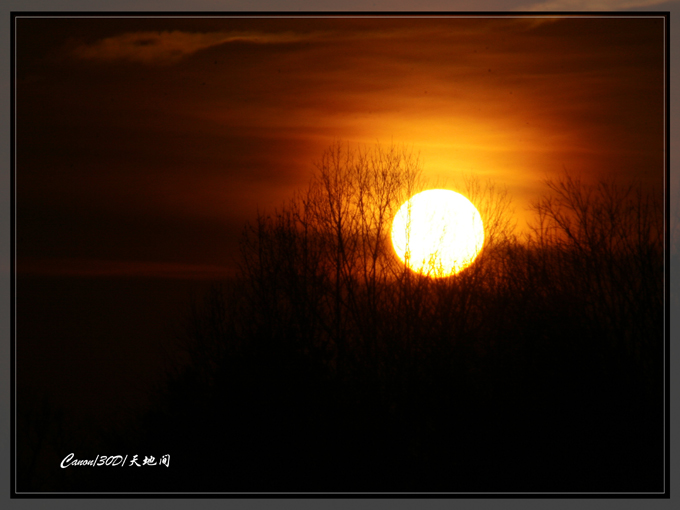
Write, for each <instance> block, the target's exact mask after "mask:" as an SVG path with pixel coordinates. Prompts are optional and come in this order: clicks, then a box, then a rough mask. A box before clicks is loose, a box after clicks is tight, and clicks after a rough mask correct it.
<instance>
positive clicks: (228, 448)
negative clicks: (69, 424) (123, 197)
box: [61, 146, 664, 492]
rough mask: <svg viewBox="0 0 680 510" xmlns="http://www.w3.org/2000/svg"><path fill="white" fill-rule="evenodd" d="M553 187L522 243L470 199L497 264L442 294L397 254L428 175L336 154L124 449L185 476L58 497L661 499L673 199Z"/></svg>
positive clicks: (498, 193)
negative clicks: (382, 494) (667, 223)
mask: <svg viewBox="0 0 680 510" xmlns="http://www.w3.org/2000/svg"><path fill="white" fill-rule="evenodd" d="M547 185H548V188H547V191H546V195H545V199H543V200H542V201H540V202H539V203H537V204H536V212H537V213H538V214H537V217H538V220H537V223H536V225H535V230H534V233H533V235H532V236H530V237H528V238H521V239H520V238H517V237H515V236H514V235H513V231H512V225H511V223H510V222H509V220H508V218H510V217H511V216H510V215H509V212H510V211H509V206H510V201H509V198H508V196H507V195H506V194H505V193H504V192H503V191H502V190H499V189H497V188H496V187H494V186H493V185H490V184H489V185H485V184H483V183H480V182H479V181H474V180H471V181H468V182H466V183H464V185H463V186H462V188H461V189H460V191H461V192H462V193H463V194H465V195H466V196H468V197H469V198H470V199H471V201H472V202H473V203H475V205H476V206H477V207H478V209H479V210H480V213H481V214H482V217H483V219H484V221H485V230H486V242H485V247H484V250H483V251H482V253H481V254H480V256H479V257H478V259H477V260H476V262H475V263H474V264H473V265H472V266H471V267H469V268H468V269H466V270H465V271H464V272H462V273H460V274H459V275H457V276H454V277H449V278H441V279H433V278H428V277H425V276H421V275H417V274H415V273H412V272H411V271H410V270H408V269H405V268H404V266H403V264H401V262H400V261H399V260H398V259H397V258H396V257H395V256H394V254H393V251H392V248H391V244H390V238H389V235H390V232H389V222H390V220H391V217H392V215H393V214H394V212H395V211H396V208H397V207H398V206H399V205H400V204H401V203H402V202H403V200H405V199H406V198H407V197H408V196H410V195H412V194H413V193H414V192H416V191H418V190H419V189H421V188H422V184H421V183H420V181H419V173H418V163H417V161H415V160H413V159H411V158H410V157H409V155H408V154H406V153H404V152H402V151H399V150H396V149H387V150H385V149H375V150H373V151H369V152H366V153H362V152H359V151H351V150H348V149H346V148H344V147H342V146H335V147H333V148H332V149H330V150H329V151H328V152H327V153H326V154H325V155H324V158H323V159H322V161H321V162H320V164H319V171H318V173H317V175H316V177H315V179H314V180H313V181H312V183H311V184H310V187H309V189H308V191H307V192H306V193H305V194H302V195H300V196H298V197H296V198H295V199H294V200H293V201H292V202H291V203H290V204H288V205H287V206H286V207H285V208H283V209H282V210H280V211H278V212H276V213H274V214H273V215H271V216H266V215H263V216H261V217H259V218H258V219H257V221H256V222H255V224H254V225H252V226H251V227H249V228H248V230H247V232H246V234H245V236H244V240H243V257H242V260H243V263H242V271H241V277H240V278H239V279H238V281H235V282H233V283H231V284H229V285H221V286H220V285H215V286H214V288H213V289H212V291H211V292H210V293H209V295H207V296H206V298H205V300H204V302H202V303H197V304H196V306H195V307H194V309H193V310H192V313H191V320H190V321H189V324H188V327H187V331H186V334H185V335H184V337H183V343H182V345H183V348H184V349H185V351H186V353H187V354H188V355H189V357H190V360H191V361H190V362H189V363H188V364H187V365H186V366H185V367H184V368H182V369H179V370H177V371H176V372H175V373H174V374H173V375H172V376H171V377H170V378H169V382H168V384H167V387H165V388H164V390H163V391H159V393H158V395H157V396H156V398H155V401H154V404H153V405H152V407H151V409H150V410H149V412H148V413H146V414H145V415H144V416H143V417H142V418H141V419H140V421H139V430H137V431H136V433H135V435H125V436H124V437H123V436H121V437H111V438H109V439H108V442H107V443H106V448H105V450H106V451H107V452H114V451H115V452H118V451H123V452H133V451H136V452H139V453H144V452H149V455H159V452H164V453H169V454H171V466H170V467H169V468H165V467H155V468H153V469H148V468H145V469H144V470H135V469H128V468H125V469H116V470H115V471H114V468H110V469H106V470H103V469H87V470H86V469H81V470H80V471H78V472H77V474H75V475H74V474H71V475H70V477H71V478H70V479H69V480H68V482H69V483H68V484H65V486H64V487H61V489H62V490H63V489H67V490H77V491H81V490H88V491H96V490H100V491H125V492H129V491H182V492H186V491H219V492H251V491H252V492H318V491H329V492H342V491H351V492H362V491H368V492H375V491H390V492H402V491H413V492H423V491H442V492H546V491H547V492H570V491H578V492H588V491H594V492H610V491H611V492H648V491H661V490H663V477H664V474H663V473H664V472H663V469H664V430H663V424H664V422H663V383H664V380H663V352H664V351H663V349H664V320H663V319H664V315H663V310H664V258H663V211H662V206H661V202H660V200H656V199H654V198H653V197H651V196H648V195H645V194H643V193H642V192H641V191H639V189H638V187H636V186H634V185H631V186H624V185H622V184H616V183H613V182H610V183H601V184H600V185H598V186H587V185H585V184H582V183H580V182H579V181H578V180H576V179H574V178H572V177H569V176H566V175H565V176H564V177H563V178H561V179H559V180H556V181H550V182H548V183H547ZM66 453H68V452H66ZM92 453H93V454H94V455H96V454H97V453H102V452H101V451H97V452H94V451H93V452H92ZM94 455H92V457H94ZM80 457H82V458H88V457H87V456H86V453H85V452H83V453H82V454H80ZM156 460H158V458H156Z"/></svg>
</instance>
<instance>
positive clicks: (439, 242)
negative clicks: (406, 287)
mask: <svg viewBox="0 0 680 510" xmlns="http://www.w3.org/2000/svg"><path fill="white" fill-rule="evenodd" d="M392 245H393V246H394V250H395V251H396V253H397V255H398V256H399V258H400V259H401V260H402V261H403V262H404V264H406V266H407V267H408V268H409V269H411V270H413V271H415V272H417V273H420V274H424V275H427V276H432V277H445V276H451V275H453V274H456V273H458V272H460V271H462V270H463V269H465V268H466V267H468V266H469V265H470V264H472V263H473V262H474V260H475V258H476V257H477V254H478V253H479V251H480V250H481V249H482V246H483V245H484V225H483V224H482V217H481V216H480V214H479V211H477V209H476V208H475V206H474V205H472V202H470V201H469V200H468V199H467V198H465V197H464V196H463V195H461V194H460V193H456V192H455V191H451V190H446V189H431V190H426V191H423V192H421V193H418V194H416V195H414V196H413V197H411V198H410V199H409V200H407V201H406V202H404V204H403V205H402V206H401V207H400V208H399V211H397V214H396V215H395V217H394V221H393V222H392Z"/></svg>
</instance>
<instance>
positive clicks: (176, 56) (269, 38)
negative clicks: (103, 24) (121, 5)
mask: <svg viewBox="0 0 680 510" xmlns="http://www.w3.org/2000/svg"><path fill="white" fill-rule="evenodd" d="M307 37H308V36H301V35H299V34H295V33H292V32H284V33H264V32H183V31H179V30H174V31H171V32H131V33H125V34H121V35H116V36H113V37H107V38H105V39H101V40H99V41H97V42H95V43H93V44H83V45H80V46H77V47H76V48H74V49H73V54H74V55H75V56H76V57H78V58H82V59H89V60H105V61H113V60H127V61H131V62H141V63H144V64H168V63H173V62H176V61H178V60H180V59H182V58H184V57H187V56H189V55H191V54H193V53H196V52H197V51H201V50H204V49H207V48H211V47H213V46H218V45H221V44H227V43H233V42H247V43H252V44H283V43H290V42H296V41H300V40H302V39H305V38H307Z"/></svg>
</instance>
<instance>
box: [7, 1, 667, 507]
mask: <svg viewBox="0 0 680 510" xmlns="http://www.w3.org/2000/svg"><path fill="white" fill-rule="evenodd" d="M530 3H531V2H524V1H522V0H480V1H478V2H472V1H468V0H460V1H457V0H448V1H447V0H425V1H422V2H418V3H417V4H416V3H415V2H413V1H412V0H398V1H393V2H390V1H389V0H378V1H376V2H372V3H371V4H369V5H368V6H367V5H366V4H364V3H363V2H359V1H356V0H350V1H349V2H346V3H343V4H339V3H337V1H335V0H324V1H316V2H315V1H313V0H286V1H285V2H284V3H281V2H277V1H276V0H255V1H251V2H248V1H247V0H224V1H220V0H196V1H192V2H187V1H186V0H169V1H160V0H156V1H153V0H141V1H140V0H138V1H134V0H121V1H115V0H99V1H97V2H92V1H91V0H58V1H49V0H23V1H21V0H10V1H7V2H4V3H3V6H2V11H3V15H4V16H3V19H4V20H5V22H4V23H3V24H2V25H0V36H1V39H0V40H2V45H3V51H2V52H1V53H0V65H1V67H2V70H3V71H2V77H1V78H0V90H2V92H3V97H4V98H5V100H4V101H3V102H2V103H0V118H2V119H5V122H3V123H2V125H1V127H0V133H1V135H2V136H0V156H1V157H0V162H1V163H0V174H1V177H2V178H1V180H0V203H1V204H2V210H1V212H0V331H2V333H0V339H1V340H2V347H3V348H2V349H1V350H0V374H2V375H1V376H0V441H1V442H0V452H1V454H2V457H3V461H2V462H0V480H2V481H3V482H4V483H5V485H4V487H6V488H9V485H10V483H9V468H10V462H9V453H10V448H11V444H12V442H11V438H10V434H9V430H10V429H9V420H10V416H9V403H10V370H9V368H10V359H9V342H10V334H9V327H10V320H9V318H10V317H9V305H10V274H9V270H10V267H9V260H10V256H9V255H10V239H9V234H10V221H9V220H10V186H9V176H10V168H9V162H10V128H11V126H10V122H9V119H10V115H9V114H10V101H9V99H10V79H11V77H10V53H9V46H10V12H12V11H23V12H25V11H44V12H50V11H52V12H53V11H93V12H94V11H109V12H111V11H114V10H115V11H165V12H169V11H220V12H226V11H230V12H237V11H248V12H254V11H289V12H291V14H294V13H295V12H296V11H335V10H336V9H342V10H344V11H350V12H352V11H354V12H359V11H361V10H370V11H372V12H377V11H407V10H414V11H415V10H417V11H419V12H423V11H440V12H441V11H460V12H463V11H466V10H473V9H474V10H475V12H481V11H485V10H489V11H494V12H498V11H506V10H510V11H512V10H519V8H520V7H522V6H526V5H529V4H530ZM640 3H643V2H642V1H641V2H640ZM639 9H640V10H645V11H652V10H658V11H670V12H671V23H670V24H671V26H670V30H671V55H670V73H671V81H670V83H671V90H670V95H671V97H675V96H680V94H676V93H675V92H676V91H677V92H680V75H679V74H678V73H679V72H680V71H679V69H680V47H679V45H678V43H676V42H675V41H676V39H675V38H674V37H673V35H674V34H678V33H680V2H678V0H671V1H670V2H664V3H660V4H658V5H652V6H648V7H640V8H639ZM630 10H638V9H630ZM670 106H671V118H670V126H671V138H670V153H671V168H670V182H669V183H668V184H669V187H670V190H671V191H675V190H676V189H677V190H678V191H677V193H676V194H673V193H671V203H670V207H671V211H672V212H673V213H675V211H678V210H680V204H679V203H678V201H680V182H679V181H680V165H678V164H674V162H676V161H678V159H680V136H678V135H677V133H678V129H677V128H678V127H679V123H680V106H679V105H678V103H677V102H673V101H671V105H670ZM678 216H680V215H678ZM671 221H673V219H671ZM678 262H680V258H679V257H678V256H676V257H675V258H671V264H670V271H671V289H672V292H673V291H676V290H680V277H679V276H680V275H678V272H677V271H676V270H677V269H678V268H677V267H676V266H678V265H679V264H678ZM678 320H680V299H676V300H675V302H671V310H670V324H671V343H673V340H674V338H676V337H677V335H673V334H672V332H673V331H676V330H677V327H678V326H679V325H680V323H678ZM679 362H680V360H679V359H678V352H677V350H675V349H673V345H671V359H670V365H671V373H670V377H671V407H670V418H671V434H672V437H671V471H670V472H671V487H670V490H671V494H673V495H675V494H677V490H678V484H677V478H678V477H677V476H674V474H677V472H678V468H679V467H680V466H679V465H678V460H677V459H678V455H677V454H676V453H677V450H678V448H677V442H675V441H673V439H674V437H673V424H675V423H677V418H678V402H677V400H678V399H677V398H675V397H676V395H677V393H676V391H674V390H675V389H676V387H677V385H678V376H677V375H676V374H675V371H674V370H673V368H674V367H676V366H678V364H679ZM6 494H7V493H6ZM8 496H9V495H8V494H7V496H6V497H8ZM396 497H397V498H398V496H396ZM454 497H455V496H454ZM159 499H163V498H162V497H161V498H159ZM671 501H672V499H670V500H668V499H665V500H662V499H656V500H645V501H644V502H642V501H637V500H636V499H627V500H617V499H584V500H579V499H552V500H550V501H544V500H541V499H531V500H522V499H514V500H509V501H508V500H502V499H486V500H485V499H474V500H458V501H456V502H455V503H454V504H456V505H464V506H465V507H467V508H487V507H488V506H495V505H503V507H505V506H506V505H507V504H508V503H510V504H511V506H515V505H517V506H519V507H522V508H542V507H544V505H545V504H546V503H547V504H548V505H550V506H551V507H552V506H553V505H554V506H555V507H557V508H560V507H562V508H571V507H575V506H577V505H578V506H579V507H582V508H599V507H607V506H610V505H611V506H615V507H616V508H638V507H639V506H641V505H644V506H645V507H648V506H649V507H652V508H655V507H656V506H657V505H659V506H667V505H670V504H671ZM159 502H160V501H159ZM9 503H10V507H11V508H16V507H21V508H24V507H26V508H30V507H33V506H42V505H45V506H47V505H49V507H50V508H52V507H54V506H55V504H56V506H57V507H59V506H62V505H63V506H64V507H68V508H70V507H76V508H77V507H81V505H82V507H83V508H84V507H85V506H86V505H87V507H89V506H90V505H91V502H88V501H87V500H84V499H83V500H81V502H78V501H70V500H67V499H58V500H48V501H42V500H39V499H35V500H27V499H23V500H17V499H14V500H11V501H10V502H9ZM281 503H283V504H284V505H285V506H288V505H290V506H291V507H295V508H300V507H302V508H304V507H309V508H316V507H317V506H318V504H319V500H315V499H305V500H295V499H247V500H243V499H229V500H228V504H230V505H235V506H237V507H239V508H260V507H262V506H265V507H267V506H270V507H274V506H276V507H279V506H280V505H281ZM451 503H453V502H452V501H447V500H437V499H428V500H417V499H414V500H409V499H401V500H395V499H382V500H381V499H325V500H323V502H322V506H324V507H327V508H335V507H341V506H342V507H345V506H352V507H354V508H368V507H370V508H373V507H374V506H383V505H386V506H387V505H389V507H393V506H394V505H396V506H398V507H408V508H410V507H411V506H413V507H415V506H418V507H433V508H434V507H440V506H441V507H443V506H446V507H448V506H449V505H450V504H451ZM96 504H97V506H101V507H103V508H117V507H118V505H120V506H122V505H125V506H131V507H132V508H136V507H137V508H142V505H144V506H147V505H148V504H149V502H147V501H144V500H134V499H127V498H126V499H120V500H113V499H112V500H106V499H98V500H97V503H96ZM163 504H169V505H170V506H171V507H172V506H175V505H177V507H179V508H182V507H183V506H184V505H183V501H182V500H177V501H175V502H173V501H172V499H170V500H168V499H164V500H163ZM218 505H219V506H223V505H224V501H221V500H220V499H204V500H201V503H200V506H201V507H203V508H212V507H217V506H218Z"/></svg>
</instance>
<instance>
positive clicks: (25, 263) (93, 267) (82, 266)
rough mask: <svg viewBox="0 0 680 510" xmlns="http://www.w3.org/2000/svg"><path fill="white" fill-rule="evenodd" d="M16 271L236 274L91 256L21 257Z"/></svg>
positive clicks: (108, 274)
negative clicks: (62, 257)
mask: <svg viewBox="0 0 680 510" xmlns="http://www.w3.org/2000/svg"><path fill="white" fill-rule="evenodd" d="M17 271H18V272H19V273H21V274H32V275H41V276H89V277H96V276H99V277H113V276H127V277H143V278H166V279H167V278H173V279H179V280H216V279H221V278H229V277H231V276H233V274H234V270H233V269H232V268H227V267H223V266H216V265H210V264H180V263H172V262H145V261H141V262H138V261H116V260H91V259H40V260H36V259H29V260H22V261H21V263H20V264H18V265H17Z"/></svg>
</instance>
